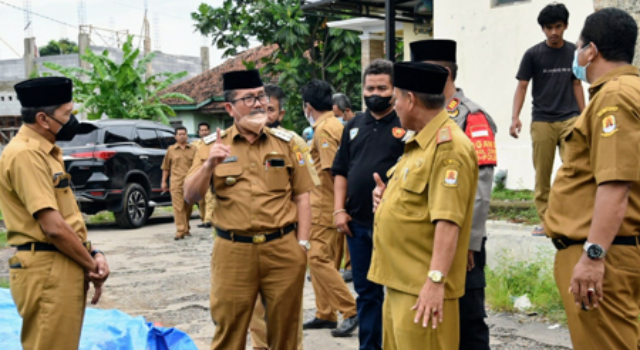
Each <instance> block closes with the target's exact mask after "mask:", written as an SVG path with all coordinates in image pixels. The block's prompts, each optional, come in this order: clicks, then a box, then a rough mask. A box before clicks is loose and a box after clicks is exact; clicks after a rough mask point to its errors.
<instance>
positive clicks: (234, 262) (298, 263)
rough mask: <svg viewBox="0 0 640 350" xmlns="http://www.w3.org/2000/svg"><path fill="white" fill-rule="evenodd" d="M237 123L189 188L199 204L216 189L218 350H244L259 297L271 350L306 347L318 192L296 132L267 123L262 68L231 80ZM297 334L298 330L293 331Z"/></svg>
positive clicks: (203, 157)
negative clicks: (305, 293)
mask: <svg viewBox="0 0 640 350" xmlns="http://www.w3.org/2000/svg"><path fill="white" fill-rule="evenodd" d="M223 85H224V91H225V92H224V95H225V100H226V101H227V102H226V104H225V108H226V110H227V112H228V113H229V114H230V115H231V116H232V117H233V118H234V125H233V126H232V127H231V128H229V129H227V130H226V131H224V132H221V131H219V130H218V131H217V132H216V134H213V135H211V136H209V137H207V138H205V140H204V142H205V143H207V144H212V143H213V146H212V147H211V148H210V149H209V150H208V152H209V153H206V152H205V151H207V149H206V148H200V149H199V153H198V155H197V156H196V158H195V160H194V163H193V167H192V168H191V170H190V172H189V176H188V177H187V182H186V184H185V193H186V196H185V198H186V200H187V201H188V202H189V203H195V202H196V201H198V200H200V199H202V197H203V195H204V194H205V192H206V191H207V190H208V189H209V188H210V187H212V189H213V191H214V192H215V196H216V201H217V205H216V207H215V211H214V224H215V226H216V233H217V235H216V238H215V243H214V248H213V254H212V256H211V317H212V319H213V322H214V324H215V325H216V331H215V335H214V338H213V343H212V345H211V347H212V349H214V350H215V349H224V350H228V349H229V350H244V348H245V343H246V331H247V329H248V327H249V322H250V320H251V315H252V313H253V308H254V305H255V302H256V298H257V296H258V294H260V296H261V298H262V300H263V302H264V303H265V307H266V310H267V311H266V320H267V324H268V325H269V327H268V328H267V342H268V345H269V348H270V349H278V350H294V349H297V347H298V332H297V331H295V330H297V329H298V327H299V323H300V322H301V320H300V308H301V307H302V289H303V283H304V274H305V269H306V251H307V249H308V248H309V242H308V237H309V229H310V226H311V208H310V203H309V191H311V189H312V188H313V187H314V186H313V181H312V180H311V177H310V176H309V171H308V170H307V169H306V168H305V167H301V166H300V165H299V162H298V160H297V159H296V153H295V152H293V147H294V146H295V143H294V142H293V141H292V137H291V135H290V134H289V133H286V132H283V131H280V130H277V129H269V128H268V127H265V126H264V125H265V124H266V122H267V116H266V114H265V111H264V108H265V106H266V104H267V102H268V97H267V96H266V95H265V93H264V88H263V85H262V81H261V79H260V75H259V73H258V71H257V70H249V71H234V72H229V73H226V74H224V76H223ZM292 330H293V331H292Z"/></svg>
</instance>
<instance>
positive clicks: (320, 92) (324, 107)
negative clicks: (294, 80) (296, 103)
mask: <svg viewBox="0 0 640 350" xmlns="http://www.w3.org/2000/svg"><path fill="white" fill-rule="evenodd" d="M300 93H301V94H302V101H304V102H306V103H308V104H310V105H311V107H313V108H314V109H315V110H316V111H319V112H325V111H330V110H332V109H333V101H332V99H331V97H332V95H333V89H332V88H331V85H329V83H327V82H326V81H322V80H318V79H313V80H311V81H310V82H309V83H307V85H305V86H303V87H302V89H300Z"/></svg>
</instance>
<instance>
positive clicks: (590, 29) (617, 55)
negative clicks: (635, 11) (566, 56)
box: [580, 8, 638, 63]
mask: <svg viewBox="0 0 640 350" xmlns="http://www.w3.org/2000/svg"><path fill="white" fill-rule="evenodd" d="M580 38H581V39H582V47H585V46H587V45H589V44H590V43H594V44H595V46H596V48H598V52H599V53H600V54H601V55H602V57H603V58H604V59H605V60H607V61H611V62H627V63H631V62H633V57H634V55H635V52H636V40H637V39H638V24H637V23H636V21H635V20H634V19H633V17H631V15H630V14H628V13H627V12H625V11H623V10H620V9H617V8H606V9H602V10H600V11H598V12H595V13H592V14H591V15H589V17H587V19H586V20H585V22H584V27H583V28H582V32H581V33H580Z"/></svg>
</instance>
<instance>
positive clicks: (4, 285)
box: [0, 278, 9, 288]
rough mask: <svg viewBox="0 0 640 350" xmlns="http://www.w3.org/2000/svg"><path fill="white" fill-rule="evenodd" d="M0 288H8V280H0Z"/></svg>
mask: <svg viewBox="0 0 640 350" xmlns="http://www.w3.org/2000/svg"><path fill="white" fill-rule="evenodd" d="M0 288H9V280H7V279H6V278H0Z"/></svg>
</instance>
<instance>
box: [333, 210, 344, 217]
mask: <svg viewBox="0 0 640 350" xmlns="http://www.w3.org/2000/svg"><path fill="white" fill-rule="evenodd" d="M346 212H347V209H338V210H336V211H334V212H333V216H336V215H338V214H340V213H346Z"/></svg>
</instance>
